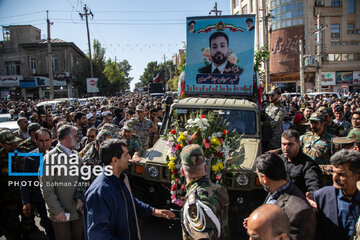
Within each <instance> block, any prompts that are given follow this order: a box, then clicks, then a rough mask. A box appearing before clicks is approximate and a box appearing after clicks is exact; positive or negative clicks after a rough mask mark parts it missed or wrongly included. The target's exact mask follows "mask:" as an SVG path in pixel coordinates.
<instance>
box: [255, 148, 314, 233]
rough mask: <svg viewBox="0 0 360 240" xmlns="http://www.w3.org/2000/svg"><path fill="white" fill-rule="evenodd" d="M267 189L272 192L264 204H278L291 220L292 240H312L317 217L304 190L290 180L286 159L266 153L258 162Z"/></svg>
mask: <svg viewBox="0 0 360 240" xmlns="http://www.w3.org/2000/svg"><path fill="white" fill-rule="evenodd" d="M255 166H256V171H257V174H258V177H259V180H260V182H261V184H262V185H263V187H264V189H265V190H266V191H267V192H269V194H268V196H267V198H266V200H265V203H266V204H276V205H278V206H279V207H280V208H281V209H282V210H283V211H284V212H285V213H286V215H287V216H288V217H289V219H290V238H291V239H301V240H306V239H313V238H314V236H315V227H316V217H315V213H314V211H313V209H312V208H311V206H310V205H309V204H308V202H307V201H306V198H305V195H304V194H303V193H302V192H301V190H300V189H299V188H298V187H297V186H295V185H294V184H292V183H291V180H290V179H289V178H288V175H287V172H286V169H285V166H284V163H283V160H282V159H281V158H280V157H279V156H278V155H276V154H274V153H272V154H263V155H261V156H259V157H258V158H257V159H256V161H255Z"/></svg>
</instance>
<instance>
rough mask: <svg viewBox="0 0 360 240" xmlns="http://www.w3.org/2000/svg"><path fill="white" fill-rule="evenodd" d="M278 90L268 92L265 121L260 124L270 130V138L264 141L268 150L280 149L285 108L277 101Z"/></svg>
mask: <svg viewBox="0 0 360 240" xmlns="http://www.w3.org/2000/svg"><path fill="white" fill-rule="evenodd" d="M279 99H280V90H279V89H274V90H272V91H270V92H269V101H270V104H269V105H267V106H266V108H265V121H264V122H263V123H262V127H264V128H271V138H268V139H264V141H266V142H267V146H268V148H269V149H266V150H270V149H276V148H280V146H281V133H282V132H283V129H282V121H283V120H284V118H285V115H286V114H285V113H286V112H285V107H284V106H283V105H282V104H281V102H280V101H279Z"/></svg>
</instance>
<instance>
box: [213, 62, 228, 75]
mask: <svg viewBox="0 0 360 240" xmlns="http://www.w3.org/2000/svg"><path fill="white" fill-rule="evenodd" d="M226 64H227V61H225V62H224V63H223V64H221V65H220V66H218V67H216V66H215V64H214V63H211V73H213V72H214V71H215V69H216V68H217V69H219V71H220V73H221V74H223V73H224V69H225V66H226Z"/></svg>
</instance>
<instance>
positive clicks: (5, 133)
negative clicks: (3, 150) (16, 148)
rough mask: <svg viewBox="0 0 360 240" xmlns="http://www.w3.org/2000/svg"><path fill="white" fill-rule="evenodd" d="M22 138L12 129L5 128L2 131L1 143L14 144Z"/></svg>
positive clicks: (0, 134) (0, 133)
mask: <svg viewBox="0 0 360 240" xmlns="http://www.w3.org/2000/svg"><path fill="white" fill-rule="evenodd" d="M19 140H20V138H17V137H15V135H14V134H13V133H12V132H11V130H10V129H4V130H1V131H0V143H2V144H4V143H6V144H13V143H14V142H18V141H19Z"/></svg>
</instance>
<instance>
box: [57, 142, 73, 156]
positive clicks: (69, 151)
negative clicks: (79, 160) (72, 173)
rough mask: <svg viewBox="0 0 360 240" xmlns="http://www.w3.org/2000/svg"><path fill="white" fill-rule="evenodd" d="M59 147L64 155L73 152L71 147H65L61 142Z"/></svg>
mask: <svg viewBox="0 0 360 240" xmlns="http://www.w3.org/2000/svg"><path fill="white" fill-rule="evenodd" d="M60 147H61V148H62V149H64V151H65V153H66V155H68V156H70V155H71V154H72V152H73V151H72V150H71V149H69V148H67V147H65V146H64V145H62V144H60Z"/></svg>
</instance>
